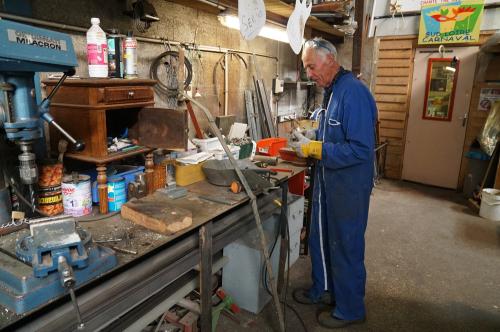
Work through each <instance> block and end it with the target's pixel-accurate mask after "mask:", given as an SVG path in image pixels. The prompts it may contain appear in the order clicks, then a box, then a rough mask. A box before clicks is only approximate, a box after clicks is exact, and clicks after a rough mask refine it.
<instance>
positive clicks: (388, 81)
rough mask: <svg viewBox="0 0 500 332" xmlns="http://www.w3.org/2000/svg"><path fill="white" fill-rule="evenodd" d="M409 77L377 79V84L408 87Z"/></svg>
mask: <svg viewBox="0 0 500 332" xmlns="http://www.w3.org/2000/svg"><path fill="white" fill-rule="evenodd" d="M408 83H409V82H408V77H377V78H376V79H375V84H376V85H378V84H381V85H404V86H408Z"/></svg>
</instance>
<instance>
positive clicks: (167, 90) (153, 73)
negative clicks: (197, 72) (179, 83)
mask: <svg viewBox="0 0 500 332" xmlns="http://www.w3.org/2000/svg"><path fill="white" fill-rule="evenodd" d="M165 56H171V57H174V58H179V52H176V51H166V52H163V53H162V54H160V55H158V56H157V57H156V58H155V59H154V60H153V62H152V63H151V67H150V70H149V76H150V77H151V78H152V79H154V80H156V86H155V89H157V90H158V91H159V92H161V93H163V94H166V95H167V96H168V97H177V95H178V94H179V89H178V88H172V87H169V86H168V85H167V84H165V83H163V82H162V81H161V80H160V78H159V77H158V69H159V68H160V66H161V65H166V63H165V62H162V61H161V60H162V59H163V58H164V57H165ZM184 67H185V68H186V70H187V76H186V79H185V80H184V89H187V88H188V87H189V84H191V80H192V79H193V67H192V66H191V62H189V60H188V58H186V57H184Z"/></svg>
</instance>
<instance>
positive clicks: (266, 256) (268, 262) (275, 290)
mask: <svg viewBox="0 0 500 332" xmlns="http://www.w3.org/2000/svg"><path fill="white" fill-rule="evenodd" d="M183 96H184V98H186V99H188V100H191V102H192V103H193V104H195V105H196V106H198V107H199V108H200V109H201V110H202V111H203V113H205V116H206V117H207V119H208V123H209V126H210V129H211V130H212V132H213V133H214V134H215V136H217V138H218V139H219V142H220V143H221V145H222V148H223V149H224V151H225V152H226V154H227V156H228V158H229V161H230V162H231V165H233V167H234V170H235V171H236V174H237V175H238V178H239V179H240V182H241V184H242V185H243V188H245V192H246V193H247V195H248V198H250V204H251V206H252V211H253V215H254V217H255V224H256V225H257V233H258V234H259V238H260V245H261V251H262V254H263V256H264V260H265V263H266V268H267V271H268V273H269V281H270V283H271V293H272V295H273V300H274V305H275V309H276V313H277V316H278V321H279V324H280V330H281V331H283V332H284V331H285V321H284V319H283V312H282V311H281V304H280V299H279V295H278V288H277V284H276V282H275V281H274V274H273V267H272V264H271V260H270V257H269V249H268V245H267V241H266V236H265V234H264V229H263V228H262V221H261V220H260V215H259V209H258V207H257V198H256V196H255V194H254V193H253V191H252V189H251V188H250V185H249V184H248V181H247V179H246V178H245V176H244V175H243V172H242V171H241V169H240V168H239V166H238V163H237V162H236V159H234V156H233V154H232V153H231V151H230V150H229V147H228V146H227V144H226V142H225V141H224V138H223V137H222V134H221V132H220V130H219V128H218V127H217V125H216V124H215V120H214V117H213V115H212V114H211V113H210V111H209V110H208V108H206V107H205V106H203V105H202V104H201V103H199V102H198V101H196V100H195V99H193V98H191V97H189V96H188V95H187V94H183Z"/></svg>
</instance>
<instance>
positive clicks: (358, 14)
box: [351, 0, 365, 75]
mask: <svg viewBox="0 0 500 332" xmlns="http://www.w3.org/2000/svg"><path fill="white" fill-rule="evenodd" d="M364 8H365V1H364V0H356V2H355V5H354V20H355V21H356V22H358V28H357V29H356V31H355V32H354V36H353V41H352V68H351V70H352V72H353V73H354V75H358V74H359V73H360V72H361V54H362V52H363V11H364Z"/></svg>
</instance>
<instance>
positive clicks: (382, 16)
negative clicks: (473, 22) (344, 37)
mask: <svg viewBox="0 0 500 332" xmlns="http://www.w3.org/2000/svg"><path fill="white" fill-rule="evenodd" d="M499 7H500V4H499V3H492V4H489V5H484V9H485V10H486V9H494V8H499ZM399 15H403V16H404V17H411V16H420V12H412V13H397V14H396V15H391V14H388V15H380V16H375V17H373V19H374V20H380V19H384V18H393V17H396V18H399Z"/></svg>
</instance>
